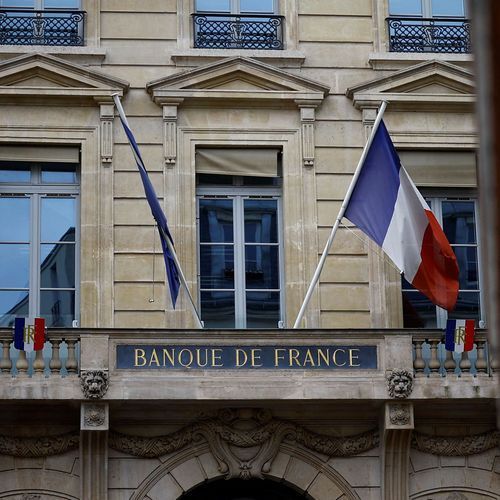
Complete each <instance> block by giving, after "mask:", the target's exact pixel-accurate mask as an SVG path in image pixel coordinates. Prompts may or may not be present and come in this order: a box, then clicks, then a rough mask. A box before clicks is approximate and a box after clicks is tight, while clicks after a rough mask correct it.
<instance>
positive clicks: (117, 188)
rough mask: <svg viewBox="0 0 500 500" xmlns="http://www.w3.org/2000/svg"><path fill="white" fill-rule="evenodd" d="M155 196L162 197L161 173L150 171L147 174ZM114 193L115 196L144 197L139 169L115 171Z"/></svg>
mask: <svg viewBox="0 0 500 500" xmlns="http://www.w3.org/2000/svg"><path fill="white" fill-rule="evenodd" d="M149 178H150V179H151V183H152V184H153V187H154V189H155V191H156V194H157V196H160V197H163V175H162V174H161V173H160V172H158V173H156V172H151V173H150V175H149ZM113 187H114V195H115V197H116V198H144V197H145V196H144V187H143V185H142V182H141V177H140V174H139V171H138V170H137V171H136V172H133V171H132V172H116V173H115V175H114V182H113Z"/></svg>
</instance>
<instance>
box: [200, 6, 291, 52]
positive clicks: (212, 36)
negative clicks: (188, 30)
mask: <svg viewBox="0 0 500 500" xmlns="http://www.w3.org/2000/svg"><path fill="white" fill-rule="evenodd" d="M283 21H284V17H283V16H269V15H256V14H252V15H239V14H238V15H226V14H193V33H194V46H195V48H203V49H275V50H276V49H278V50H282V49H283V25H284V22H283Z"/></svg>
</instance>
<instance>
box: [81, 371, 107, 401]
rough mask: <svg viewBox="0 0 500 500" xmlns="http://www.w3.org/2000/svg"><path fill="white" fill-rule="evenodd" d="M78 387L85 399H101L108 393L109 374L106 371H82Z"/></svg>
mask: <svg viewBox="0 0 500 500" xmlns="http://www.w3.org/2000/svg"><path fill="white" fill-rule="evenodd" d="M80 385H81V387H82V391H83V395H84V396H85V397H86V398H87V399H101V398H102V397H103V396H104V395H105V394H106V392H107V391H108V387H109V373H108V371H107V370H82V371H81V373H80Z"/></svg>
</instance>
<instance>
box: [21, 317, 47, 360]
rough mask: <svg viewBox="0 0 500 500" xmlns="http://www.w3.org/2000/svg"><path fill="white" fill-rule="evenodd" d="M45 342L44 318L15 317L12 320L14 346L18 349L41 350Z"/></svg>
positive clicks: (27, 350)
mask: <svg viewBox="0 0 500 500" xmlns="http://www.w3.org/2000/svg"><path fill="white" fill-rule="evenodd" d="M44 343H45V319H44V318H35V319H34V320H32V319H27V318H16V319H15V320H14V347H15V348H16V349H19V350H20V351H26V352H32V351H41V350H42V349H43V345H44Z"/></svg>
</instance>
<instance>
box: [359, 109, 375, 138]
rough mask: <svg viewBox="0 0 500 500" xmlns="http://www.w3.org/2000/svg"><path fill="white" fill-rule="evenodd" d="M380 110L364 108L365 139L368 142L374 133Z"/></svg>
mask: <svg viewBox="0 0 500 500" xmlns="http://www.w3.org/2000/svg"><path fill="white" fill-rule="evenodd" d="M377 112H378V108H363V126H364V128H365V139H366V140H368V137H369V136H370V132H371V131H372V127H373V124H374V123H375V118H376V117H377Z"/></svg>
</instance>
